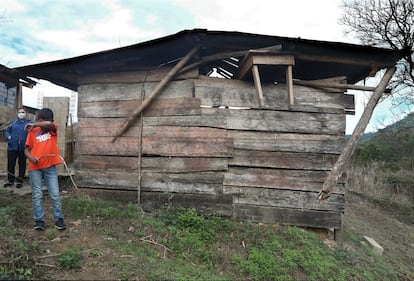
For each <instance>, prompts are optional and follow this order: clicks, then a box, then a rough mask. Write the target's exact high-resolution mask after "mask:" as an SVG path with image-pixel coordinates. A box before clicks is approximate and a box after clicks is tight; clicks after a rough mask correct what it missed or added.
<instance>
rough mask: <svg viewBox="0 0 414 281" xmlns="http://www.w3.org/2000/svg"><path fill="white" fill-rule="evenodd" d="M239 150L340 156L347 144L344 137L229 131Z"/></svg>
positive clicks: (235, 146)
mask: <svg viewBox="0 0 414 281" xmlns="http://www.w3.org/2000/svg"><path fill="white" fill-rule="evenodd" d="M227 134H228V136H229V137H230V138H232V139H233V142H234V148H235V149H238V150H255V151H281V152H298V153H299V152H307V153H323V154H325V153H331V154H340V153H341V152H342V149H343V148H344V146H345V144H346V139H345V136H344V135H326V134H301V133H297V134H296V133H295V134H290V133H274V132H259V131H256V132H252V131H250V132H248V131H241V130H229V131H228V132H227Z"/></svg>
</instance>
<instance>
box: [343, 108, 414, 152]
mask: <svg viewBox="0 0 414 281" xmlns="http://www.w3.org/2000/svg"><path fill="white" fill-rule="evenodd" d="M409 131H410V132H412V133H413V134H414V112H412V113H410V114H408V115H407V116H406V117H405V118H403V119H401V120H400V121H397V122H395V123H393V124H391V125H388V126H387V127H385V128H383V129H379V130H378V131H377V132H370V133H364V134H363V135H362V136H361V139H360V142H359V143H361V144H362V143H366V142H369V141H372V142H374V143H376V142H381V141H380V140H381V139H383V138H386V137H387V136H388V137H392V136H393V135H394V136H395V134H401V133H403V132H405V135H407V134H408V133H409ZM345 138H346V139H347V140H349V139H350V138H351V135H346V136H345ZM394 141H395V140H394ZM413 148H414V147H413Z"/></svg>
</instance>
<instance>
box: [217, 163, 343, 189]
mask: <svg viewBox="0 0 414 281" xmlns="http://www.w3.org/2000/svg"><path fill="white" fill-rule="evenodd" d="M327 175H328V171H312V170H288V169H264V168H262V169H260V168H240V167H237V168H236V167H229V170H228V172H227V173H226V174H225V177H224V185H227V186H238V187H240V186H247V187H264V188H276V189H292V190H309V191H320V189H321V187H322V185H323V183H324V181H325V178H326V177H327ZM343 180H344V179H340V181H339V182H340V183H343Z"/></svg>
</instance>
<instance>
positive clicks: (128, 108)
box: [78, 98, 201, 118]
mask: <svg viewBox="0 0 414 281" xmlns="http://www.w3.org/2000/svg"><path fill="white" fill-rule="evenodd" d="M141 104H142V101H141V100H112V101H93V102H82V103H79V110H78V116H79V117H80V118H82V117H89V118H90V117H93V118H110V117H115V118H118V117H128V116H129V115H130V114H131V112H132V111H134V109H135V108H137V107H139V106H141ZM200 113H201V109H200V100H199V99H196V98H177V99H162V100H155V101H154V102H153V103H152V104H151V105H149V107H148V108H147V110H146V111H145V112H144V116H169V115H173V116H174V115H200Z"/></svg>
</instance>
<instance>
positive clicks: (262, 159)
mask: <svg viewBox="0 0 414 281" xmlns="http://www.w3.org/2000/svg"><path fill="white" fill-rule="evenodd" d="M337 158H338V156H337V155H335V154H320V153H298V152H273V151H257V150H239V149H235V150H234V156H233V158H230V159H229V165H230V166H244V167H262V168H283V169H302V170H331V169H332V167H333V166H334V164H335V162H336V160H337Z"/></svg>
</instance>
